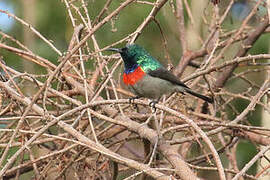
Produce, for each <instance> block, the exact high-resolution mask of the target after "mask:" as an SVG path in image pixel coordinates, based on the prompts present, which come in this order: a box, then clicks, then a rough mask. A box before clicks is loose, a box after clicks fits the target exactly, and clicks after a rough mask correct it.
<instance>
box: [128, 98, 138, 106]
mask: <svg viewBox="0 0 270 180" xmlns="http://www.w3.org/2000/svg"><path fill="white" fill-rule="evenodd" d="M139 98H140V97H139V96H135V97H131V98H128V100H129V104H133V103H134V100H135V99H139Z"/></svg>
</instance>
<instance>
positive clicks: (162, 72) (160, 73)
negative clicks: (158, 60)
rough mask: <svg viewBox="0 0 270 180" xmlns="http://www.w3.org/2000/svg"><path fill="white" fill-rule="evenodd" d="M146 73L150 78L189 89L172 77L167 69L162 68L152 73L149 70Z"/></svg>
mask: <svg viewBox="0 0 270 180" xmlns="http://www.w3.org/2000/svg"><path fill="white" fill-rule="evenodd" d="M147 73H148V74H149V75H150V76H152V77H157V78H160V79H164V80H166V81H169V82H171V83H172V84H177V85H179V86H182V87H185V88H188V89H189V87H187V86H186V85H185V84H184V83H182V82H181V81H180V80H179V79H178V78H177V77H176V76H175V75H173V74H172V73H171V72H170V71H168V70H167V69H165V68H163V67H161V68H158V69H156V70H153V71H152V70H150V71H148V72H147Z"/></svg>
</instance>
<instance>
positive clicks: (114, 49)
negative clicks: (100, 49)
mask: <svg viewBox="0 0 270 180" xmlns="http://www.w3.org/2000/svg"><path fill="white" fill-rule="evenodd" d="M106 51H113V52H118V53H121V52H122V49H118V48H108V49H106Z"/></svg>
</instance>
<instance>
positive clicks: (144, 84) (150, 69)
mask: <svg viewBox="0 0 270 180" xmlns="http://www.w3.org/2000/svg"><path fill="white" fill-rule="evenodd" d="M107 50H108V51H114V52H117V53H120V55H121V57H122V59H123V61H124V73H123V82H124V84H125V85H127V86H128V89H129V90H130V91H131V92H132V93H133V94H135V95H136V98H140V97H145V98H148V99H151V100H152V102H151V103H153V104H154V105H155V104H156V103H157V102H158V101H159V99H160V98H161V96H162V95H164V94H171V93H173V92H180V93H183V94H184V93H189V94H191V95H193V96H196V97H198V98H200V99H203V100H204V101H207V102H208V103H213V98H210V97H207V96H204V95H201V94H199V93H197V92H194V91H192V90H191V89H190V88H189V87H188V86H186V85H185V84H184V83H183V82H181V81H180V80H179V79H178V78H177V77H176V76H175V75H174V74H172V73H171V72H170V71H168V70H167V69H166V68H165V67H164V66H162V65H161V63H160V62H159V61H158V60H157V59H156V58H154V57H153V56H151V55H150V54H149V53H148V52H147V51H146V50H145V49H144V48H143V47H141V46H139V45H137V44H130V45H127V46H126V47H123V48H119V49H118V48H109V49H107ZM150 105H151V104H150Z"/></svg>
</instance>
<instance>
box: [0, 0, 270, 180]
mask: <svg viewBox="0 0 270 180" xmlns="http://www.w3.org/2000/svg"><path fill="white" fill-rule="evenodd" d="M268 2H269V1H268ZM62 3H63V4H64V5H65V7H66V11H67V14H68V17H69V19H70V21H71V22H72V26H73V28H74V34H73V37H72V38H70V39H71V40H70V43H69V47H68V49H67V50H66V53H63V52H61V51H60V50H58V49H57V47H55V46H54V44H53V42H51V41H50V40H48V39H47V38H46V37H44V36H43V35H42V34H41V33H39V31H38V29H35V27H32V26H31V24H28V22H26V21H25V20H23V19H20V18H19V17H17V16H15V15H13V14H10V13H9V12H5V11H1V12H2V13H7V14H8V15H10V16H11V17H12V18H14V19H16V21H17V23H21V24H23V25H24V26H27V27H29V29H30V31H31V33H32V34H33V35H35V36H37V37H39V38H40V39H42V40H43V41H44V43H46V44H47V45H48V46H49V47H50V48H52V50H54V51H55V52H56V53H57V54H58V55H59V59H58V64H53V63H51V62H50V60H49V59H46V58H44V57H40V56H39V55H37V54H35V53H34V52H32V51H31V50H29V48H28V47H26V46H25V45H24V44H23V43H20V42H19V41H17V40H15V38H13V37H10V36H9V35H8V34H5V33H3V32H1V36H2V38H1V42H0V48H1V49H5V50H7V51H10V53H13V54H16V55H17V57H21V58H23V59H25V60H27V61H31V62H33V63H35V64H37V65H39V66H41V67H43V68H45V69H46V72H47V74H43V75H38V74H30V73H23V72H18V71H16V69H12V68H11V67H8V66H6V65H5V63H4V61H5V58H4V57H2V59H1V63H0V66H1V68H2V70H3V72H5V73H3V74H2V76H1V79H2V80H1V81H0V88H1V109H0V110H1V111H0V116H1V118H0V120H1V123H2V124H5V125H6V126H5V128H2V129H0V148H1V158H0V165H1V166H2V167H1V170H0V177H3V176H4V177H5V178H12V177H16V178H20V177H21V176H23V174H26V173H29V172H31V173H32V174H31V176H32V177H33V179H116V178H118V179H120V178H124V177H125V178H126V179H134V178H135V177H139V178H141V179H149V177H150V176H151V177H153V178H154V179H160V180H161V179H184V180H187V179H196V177H198V176H202V177H205V174H204V172H207V173H209V172H214V173H209V174H212V175H211V176H212V177H215V178H219V179H234V180H235V179H238V178H242V179H248V178H250V179H256V178H258V177H260V176H263V173H264V172H265V171H267V170H268V169H269V167H270V163H269V161H268V163H267V164H266V165H263V166H261V169H260V170H258V171H257V174H256V175H248V174H247V170H248V169H249V168H250V167H251V166H252V165H253V164H254V163H256V162H259V161H260V160H262V159H264V158H265V156H264V154H265V152H267V151H268V150H269V148H270V132H269V130H270V129H269V128H267V127H264V126H263V125H262V126H253V125H251V124H250V123H249V122H248V117H249V116H250V114H251V113H252V112H253V111H254V110H255V109H257V108H260V109H261V111H260V112H264V113H266V114H268V113H269V110H270V107H269V104H268V102H267V96H269V94H267V93H268V91H269V85H270V76H269V75H270V74H269V72H270V71H269V66H267V63H266V61H263V60H265V59H269V58H270V54H253V55H250V54H249V53H248V50H249V49H250V48H252V47H253V46H254V43H255V42H256V40H257V39H258V38H260V36H262V35H263V34H266V33H268V32H269V28H268V27H269V18H270V17H268V15H265V16H264V17H262V16H261V17H259V18H257V19H256V25H255V26H250V25H249V23H248V22H249V20H250V19H251V18H253V16H254V14H255V13H256V11H257V7H258V5H262V6H266V1H262V0H258V1H257V2H254V3H253V5H254V6H253V9H252V11H251V12H250V14H249V15H248V16H247V17H246V18H245V19H244V20H243V21H242V23H241V25H240V26H239V27H237V28H234V29H233V30H224V29H222V28H221V27H222V24H223V22H224V21H225V19H226V17H227V16H228V13H229V9H230V7H231V6H232V3H233V1H228V2H227V3H224V2H221V3H223V4H222V5H223V6H224V7H225V8H223V9H220V8H219V6H217V5H213V4H212V3H211V2H208V4H207V7H208V8H207V9H205V11H207V12H208V13H207V14H208V15H207V16H211V17H212V18H209V17H205V16H201V17H200V18H201V20H202V21H203V24H204V25H207V27H208V29H207V30H206V31H205V33H204V34H203V35H202V34H196V35H197V37H196V38H197V39H199V41H200V47H199V48H198V49H197V50H192V48H190V44H189V43H190V41H189V39H188V35H187V34H188V32H190V31H191V30H194V29H196V24H194V23H196V21H197V20H196V19H194V16H193V12H192V8H191V6H192V5H190V4H188V3H187V1H186V0H183V1H181V0H176V2H173V1H168V0H157V1H156V2H154V3H150V2H148V1H135V0H126V1H123V2H122V3H119V6H118V7H117V8H116V9H115V10H113V11H108V10H107V9H108V8H107V7H108V6H110V4H111V0H107V2H106V3H104V8H103V9H102V10H100V13H99V15H98V17H96V18H95V19H90V17H89V16H88V14H89V12H88V10H87V8H86V7H87V6H88V5H89V4H91V1H88V2H87V3H88V4H86V2H85V0H78V1H72V0H63V2H62ZM135 3H137V4H140V5H141V6H151V7H152V10H151V11H150V12H149V14H148V15H147V16H146V17H145V19H144V21H143V22H141V24H140V25H139V26H138V27H137V29H136V30H135V31H134V32H132V33H130V34H126V35H125V37H119V41H117V42H115V43H113V44H108V45H107V46H106V47H100V45H99V44H100V42H98V40H97V39H96V37H95V33H96V32H97V31H98V30H99V29H100V28H101V27H102V26H103V25H105V24H107V23H109V24H111V23H112V21H117V20H118V19H115V18H114V17H115V16H117V15H118V14H119V13H121V12H122V11H123V10H124V9H125V8H126V7H127V6H132V5H133V4H135ZM166 3H167V4H170V6H171V7H170V9H171V13H173V14H174V16H175V19H176V21H177V24H176V27H178V29H179V42H180V44H181V49H182V54H183V55H182V57H181V59H180V60H177V62H178V63H177V65H176V66H174V67H173V69H172V71H173V72H174V73H175V75H177V76H178V77H179V78H181V80H183V82H185V83H186V84H187V85H188V86H190V87H191V88H192V89H195V90H196V91H198V92H201V93H203V94H206V95H208V96H213V97H214V98H215V103H214V104H213V105H210V104H205V103H204V102H202V101H200V100H198V99H196V98H193V97H190V96H188V95H181V94H173V95H171V96H170V97H166V98H164V99H163V100H162V101H161V102H160V103H159V104H157V105H156V108H157V111H156V112H155V113H152V111H151V108H150V107H149V106H148V104H149V102H148V100H147V99H139V100H134V102H133V104H130V102H129V99H128V98H129V97H131V96H132V94H130V92H128V91H126V90H125V89H124V88H123V87H122V86H120V84H121V83H120V79H121V73H120V71H119V69H122V65H121V64H122V61H121V58H120V56H119V55H116V54H114V55H111V54H109V53H106V52H104V50H105V49H107V48H108V47H114V46H117V45H118V44H120V43H122V44H123V43H127V42H128V43H133V42H136V39H137V38H139V37H140V35H141V33H142V31H143V29H144V28H145V27H147V26H148V25H149V23H155V24H157V26H156V27H158V28H159V31H160V34H161V35H162V37H163V44H160V49H165V51H166V50H167V49H168V47H167V45H168V42H167V40H166V36H167V35H166V33H164V31H163V29H162V27H161V26H160V23H159V21H158V20H157V19H156V18H155V17H156V15H157V13H159V11H161V10H162V8H163V7H164V5H166ZM268 6H269V5H268ZM184 7H185V9H186V10H187V17H186V18H188V19H189V21H184ZM124 13H128V12H126V11H125V12H124ZM75 17H76V18H77V19H76V20H75ZM163 28H164V27H163ZM168 28H169V27H168ZM194 31H196V30H194ZM120 38H122V39H120ZM9 42H13V45H10V44H9ZM236 45H237V48H236ZM232 48H233V49H236V51H235V52H234V54H233V55H232V56H231V57H230V58H227V56H226V53H228V52H229V51H230V50H231V49H232ZM168 54H169V53H166V57H167V59H168V64H170V63H169V62H170V58H169V57H170V56H169V55H168ZM89 61H90V62H92V64H93V65H94V66H93V68H91V69H87V68H85V62H89ZM263 63H266V64H263ZM189 66H192V67H193V68H189ZM251 66H252V68H250V67H251ZM239 67H241V71H235V70H236V68H239ZM191 69H192V70H193V71H191ZM184 71H188V74H186V73H184ZM250 77H253V78H250ZM256 77H260V79H259V80H258V79H257V78H256ZM230 80H234V81H235V82H237V83H236V84H235V85H234V86H237V85H238V86H241V88H240V87H239V88H240V89H241V91H240V90H239V91H233V90H231V89H230V88H225V87H224V86H225V84H226V83H227V82H228V81H230ZM26 83H28V84H30V85H31V87H32V93H30V95H29V93H28V94H27V93H26V92H25V91H24V90H23V86H24V85H25V84H26ZM243 84H244V85H243ZM242 86H243V87H242ZM263 97H264V100H262V99H263ZM236 99H240V100H241V99H242V100H245V102H247V103H246V104H247V105H246V106H245V107H244V108H242V109H241V110H239V108H238V107H237V105H236V103H234V100H236ZM238 106H239V105H238ZM252 121H256V119H253V120H252ZM145 122H149V123H148V124H146V123H145ZM240 139H247V140H249V141H251V142H252V143H253V144H254V145H255V146H256V147H257V153H256V155H255V156H253V158H252V159H251V160H250V161H249V162H248V163H247V164H246V165H245V166H244V167H243V168H242V169H239V167H238V166H237V156H236V149H237V144H238V143H239V141H240ZM195 146H196V147H195ZM194 149H195V150H194ZM221 154H223V161H224V162H225V161H227V162H226V163H222V162H221V156H220V155H221ZM268 160H269V159H268Z"/></svg>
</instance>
